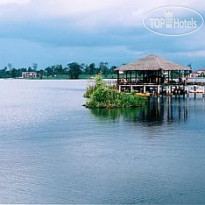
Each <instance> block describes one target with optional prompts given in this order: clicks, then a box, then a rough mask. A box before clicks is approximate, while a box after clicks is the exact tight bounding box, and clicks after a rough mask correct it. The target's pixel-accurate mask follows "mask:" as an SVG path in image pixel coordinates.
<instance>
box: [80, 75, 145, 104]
mask: <svg viewBox="0 0 205 205" xmlns="http://www.w3.org/2000/svg"><path fill="white" fill-rule="evenodd" d="M84 97H86V98H88V101H87V102H86V104H85V106H86V107H87V108H132V107H140V106H143V105H145V104H146V102H147V98H145V97H141V96H136V95H135V93H120V92H118V91H117V89H116V87H115V86H113V85H109V84H107V83H106V82H105V81H104V80H103V78H102V75H101V74H98V75H96V76H95V78H94V84H92V85H88V87H87V90H86V93H85V95H84Z"/></svg>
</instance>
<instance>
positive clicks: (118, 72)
mask: <svg viewBox="0 0 205 205" xmlns="http://www.w3.org/2000/svg"><path fill="white" fill-rule="evenodd" d="M119 84H120V71H119V70H118V71H117V85H118V86H119Z"/></svg>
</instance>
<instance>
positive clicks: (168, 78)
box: [168, 70, 170, 85]
mask: <svg viewBox="0 0 205 205" xmlns="http://www.w3.org/2000/svg"><path fill="white" fill-rule="evenodd" d="M169 75H170V71H169V70H168V85H169V78H170V76H169Z"/></svg>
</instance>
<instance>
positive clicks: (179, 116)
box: [91, 97, 188, 126]
mask: <svg viewBox="0 0 205 205" xmlns="http://www.w3.org/2000/svg"><path fill="white" fill-rule="evenodd" d="M91 112H92V114H93V115H95V116H97V117H98V118H99V119H101V120H104V119H106V120H107V119H110V120H115V121H121V120H123V121H129V122H136V123H143V126H152V125H163V124H168V123H176V122H180V121H186V120H187V118H188V106H187V100H186V99H183V98H172V97H152V98H150V99H149V102H148V105H147V106H145V107H141V108H132V109H110V110H107V109H93V110H91Z"/></svg>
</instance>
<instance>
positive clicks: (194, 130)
mask: <svg viewBox="0 0 205 205" xmlns="http://www.w3.org/2000/svg"><path fill="white" fill-rule="evenodd" d="M85 86H86V81H32V80H31V81H26V80H1V81H0V120H1V126H0V203H93V204H96V203H98V204H99V203H100V204H105V203H106V204H111V203H118V204H119V203H126V204H127V203H129V204H130V203H140V204H143V203H145V204H147V203H154V204H156V203H160V204H173V203H174V204H176V203H177V204H187V203H189V204H190V203H191V204H197V203H201V204H205V101H204V100H203V99H202V98H201V97H198V98H196V99H194V98H193V97H190V98H187V99H182V98H181V99H179V98H174V97H173V98H166V97H165V98H163V99H162V98H159V99H157V98H153V99H151V100H150V102H149V105H148V106H146V107H145V108H139V109H124V110H109V111H106V110H88V109H85V108H84V107H83V106H82V104H84V103H85V99H84V98H83V97H82V95H83V93H84V90H85Z"/></svg>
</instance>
